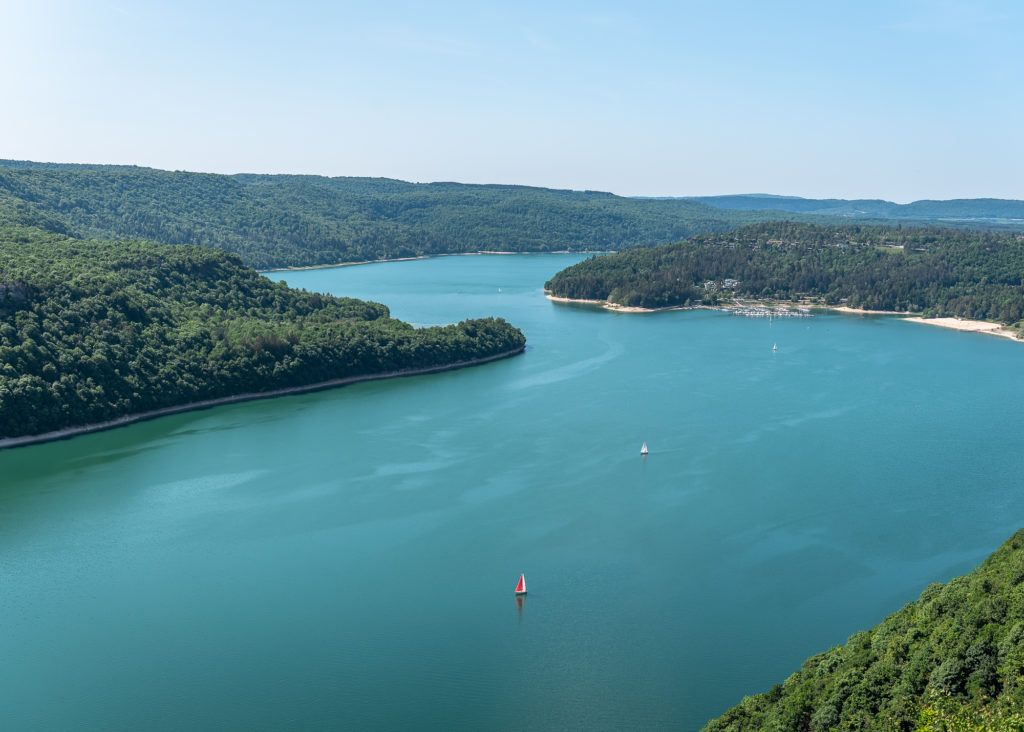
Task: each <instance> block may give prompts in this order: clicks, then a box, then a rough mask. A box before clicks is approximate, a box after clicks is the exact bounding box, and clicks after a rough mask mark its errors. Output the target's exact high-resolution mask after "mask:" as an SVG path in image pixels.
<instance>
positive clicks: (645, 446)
mask: <svg viewBox="0 0 1024 732" xmlns="http://www.w3.org/2000/svg"><path fill="white" fill-rule="evenodd" d="M640 454H641V455H646V454H647V443H646V442H645V443H644V444H643V445H642V446H641V447H640Z"/></svg>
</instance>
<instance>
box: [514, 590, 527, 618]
mask: <svg viewBox="0 0 1024 732" xmlns="http://www.w3.org/2000/svg"><path fill="white" fill-rule="evenodd" d="M525 606H526V595H516V610H518V611H519V617H520V618H522V617H523V608H524V607H525Z"/></svg>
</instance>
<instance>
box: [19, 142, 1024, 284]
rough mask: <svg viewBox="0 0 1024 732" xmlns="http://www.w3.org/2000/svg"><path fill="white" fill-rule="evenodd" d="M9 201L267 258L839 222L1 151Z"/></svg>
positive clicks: (80, 228)
mask: <svg viewBox="0 0 1024 732" xmlns="http://www.w3.org/2000/svg"><path fill="white" fill-rule="evenodd" d="M4 205H6V206H7V207H9V208H11V207H19V210H20V211H21V212H22V215H23V216H24V217H26V219H27V220H26V222H25V223H32V224H34V225H37V226H41V227H42V228H45V229H47V230H48V231H56V232H59V233H64V234H68V235H72V236H76V237H78V238H83V237H84V238H98V239H145V240H148V241H155V242H159V243H163V244H193V245H198V246H203V247H210V248H214V249H221V250H224V251H228V252H233V253H235V254H238V255H239V256H240V257H241V258H242V261H243V262H245V263H246V264H248V265H250V266H253V267H257V268H260V269H269V268H274V267H289V266H308V265H317V264H336V263H339V262H358V261H368V260H375V259H394V258H399V257H411V256H420V255H428V254H444V253H459V252H477V251H513V252H551V251H618V250H620V249H625V248H628V247H636V246H652V245H656V244H664V243H666V242H671V241H678V240H679V239H683V238H686V237H688V236H691V235H693V234H698V233H706V232H722V231H727V230H730V229H734V228H736V227H738V226H742V225H744V224H749V223H753V222H757V221H778V220H792V219H796V220H800V221H811V222H825V221H831V222H833V223H835V222H836V219H827V218H822V217H820V216H816V215H813V214H799V213H796V214H794V213H787V212H783V211H744V210H726V209H723V208H714V207H712V206H707V205H705V204H703V203H700V202H698V201H692V200H682V199H670V200H659V199H639V198H623V197H620V196H614V195H612V194H610V193H600V192H594V191H565V190H551V189H546V188H531V187H526V186H507V185H465V184H459V183H425V184H420V183H407V182H404V181H399V180H390V179H385V178H324V177H318V176H302V175H248V174H243V175H231V176H228V175H211V174H204V173H189V172H182V171H176V172H170V171H163V170H154V169H151V168H138V167H130V166H89V165H61V164H43V163H30V162H17V161H3V160H0V206H4ZM1022 230H1024V227H1022Z"/></svg>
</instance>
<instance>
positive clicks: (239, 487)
mask: <svg viewBox="0 0 1024 732" xmlns="http://www.w3.org/2000/svg"><path fill="white" fill-rule="evenodd" d="M577 260H578V257H574V256H560V255H548V256H515V257H511V256H509V257H501V256H479V257H448V258H440V259H430V260H422V261H414V262H401V263H389V264H382V265H367V266H361V267H347V268H338V269H330V270H315V271H306V272H289V273H287V274H286V275H282V274H281V273H273V274H271V275H270V276H271V277H272V278H274V279H279V278H281V277H282V276H283V277H285V278H286V279H287V281H288V282H289V284H291V285H294V286H299V287H305V288H307V289H315V290H321V291H328V292H333V293H337V294H348V295H354V296H357V297H365V298H370V299H375V300H379V301H382V302H385V303H387V304H388V305H389V306H390V307H391V309H392V312H393V314H394V315H395V316H396V317H400V318H403V319H407V320H410V321H413V322H416V323H420V324H434V323H447V322H453V321H457V320H460V319H463V318H467V317H477V316H484V315H492V314H493V315H501V316H504V317H506V318H507V319H509V320H510V321H512V322H514V323H516V324H517V325H519V326H521V327H522V329H523V330H524V332H525V333H526V335H527V338H528V341H529V346H528V350H527V352H526V353H525V354H524V355H522V356H519V357H516V358H513V359H509V360H506V361H502V362H498V363H494V364H490V365H487V366H483V367H478V368H473V369H466V370H461V371H456V372H449V373H444V374H438V375H432V376H425V377H415V378H408V379H400V380H392V381H386V382H374V383H367V384H360V385H356V386H351V387H346V388H343V389H337V390H333V391H328V392H319V393H315V394H307V395H303V396H296V397H288V398H281V399H275V400H268V401H262V402H251V403H247V404H242V405H234V406H228V407H222V408H218V409H214V410H208V411H203V412H194V413H190V414H185V415H177V416H173V417H167V418H163V419H160V420H155V421H151V422H146V423H142V424H138V425H135V426H132V427H128V428H122V429H118V430H112V431H109V432H105V433H99V434H95V435H87V436H83V437H78V438H75V439H73V440H68V441H64V442H58V443H52V444H47V445H39V446H35V447H29V448H23V449H18V450H13V451H6V452H2V453H0V481H2V491H0V583H2V584H0V628H2V629H3V631H2V633H0V718H3V719H4V720H5V721H4V722H3V723H0V726H3V727H4V728H6V729H19V730H20V729H29V730H36V729H39V730H43V729H47V730H50V729H82V730H111V729H125V730H127V729H147V730H152V729H157V730H159V729H166V730H176V729H199V728H203V729H211V728H237V729H265V730H277V729H287V728H303V729H316V728H320V729H324V728H349V729H404V728H424V729H565V728H585V729H622V728H669V727H671V728H676V729H690V730H692V729H697V728H699V727H700V726H701V725H702V724H703V723H704V722H705V721H706V720H707V719H708V718H709V717H711V716H714V715H716V714H719V713H721V712H722V711H724V710H725V709H726V708H727V707H729V706H731V705H732V704H735V703H737V702H738V701H739V700H740V699H741V698H742V697H743V695H745V694H749V693H754V692H757V691H764V690H767V689H768V688H770V686H771V685H772V684H774V683H778V682H781V681H782V680H784V679H785V678H786V676H788V675H789V674H790V673H791V672H792V671H794V670H795V669H796V668H797V667H798V666H799V664H800V662H801V661H802V660H803V659H804V658H805V657H806V656H808V655H810V654H812V653H815V652H818V651H821V650H824V649H826V648H827V647H828V646H829V645H831V644H835V643H841V642H843V641H845V639H846V638H847V637H848V636H849V635H851V634H852V633H854V632H856V631H857V630H860V629H863V628H865V627H869V626H871V625H874V624H875V623H876V622H878V621H879V620H880V619H881V618H882V617H883V616H884V615H885V614H887V613H890V612H893V611H895V610H897V609H898V608H899V607H900V606H901V605H902V604H903V603H905V602H907V601H909V600H912V599H914V598H916V597H917V595H918V594H919V593H920V592H921V590H922V589H923V588H924V587H925V586H926V585H927V584H928V583H930V582H932V581H944V580H947V579H948V578H950V577H951V576H953V575H955V574H959V573H962V572H964V571H967V570H969V569H970V568H972V567H973V566H975V565H976V564H978V563H979V562H980V561H981V560H982V559H983V558H984V557H985V556H987V555H988V554H989V553H990V552H991V551H993V550H994V549H995V548H996V547H997V546H998V545H999V544H1000V543H1001V542H1002V541H1003V540H1004V539H1006V538H1007V537H1009V535H1010V534H1011V533H1012V532H1013V531H1014V530H1015V529H1016V528H1018V527H1019V526H1021V525H1022V524H1024V521H1022V516H1024V491H1021V490H1020V489H1019V487H1020V476H1021V475H1022V473H1024V449H1022V447H1024V445H1022V441H1024V437H1022V436H1024V394H1022V392H1021V389H1020V388H1019V375H1020V374H1021V372H1022V367H1024V345H1021V344H1017V343H1012V342H1009V341H1004V340H1001V339H997V338H992V337H986V336H981V335H974V334H964V333H956V332H952V331H947V330H944V329H941V328H933V327H927V326H921V325H916V324H911V323H903V322H901V321H898V320H893V319H887V318H860V317H850V316H839V315H820V316H816V317H814V318H811V319H806V320H805V319H792V320H781V321H780V320H776V321H774V322H772V323H771V324H770V325H769V323H768V322H766V321H764V320H759V319H748V318H741V317H736V316H731V315H728V314H724V313H719V312H711V311H691V312H666V313H655V314H643V315H624V314H615V313H608V312H604V311H598V310H593V309H589V308H581V307H572V306H560V305H555V304H552V303H550V302H548V301H547V300H546V299H544V297H543V295H542V293H541V287H542V285H543V283H544V281H545V280H546V279H547V278H549V277H550V276H551V275H552V274H553V273H554V272H555V271H557V270H558V269H561V268H562V267H564V266H566V265H568V264H569V263H571V262H574V261H577ZM499 288H500V292H499ZM773 343H777V344H778V351H777V352H775V353H773V352H772V349H771V346H772V344H773ZM644 441H646V442H647V444H648V446H649V448H650V451H651V452H650V455H649V457H647V458H646V459H642V458H641V457H640V455H639V449H640V444H641V443H642V442H644ZM520 572H525V573H526V576H527V580H528V584H529V588H530V594H529V595H528V596H527V597H526V599H525V601H524V602H523V605H522V607H521V608H520V607H518V606H517V603H516V601H515V599H514V597H513V592H512V590H513V588H514V586H515V582H516V580H517V579H518V577H519V573H520Z"/></svg>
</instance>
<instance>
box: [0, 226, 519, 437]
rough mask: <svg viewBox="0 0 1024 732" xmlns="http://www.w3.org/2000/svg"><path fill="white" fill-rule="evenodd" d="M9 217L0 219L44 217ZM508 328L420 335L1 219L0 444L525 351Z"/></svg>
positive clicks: (220, 263)
mask: <svg viewBox="0 0 1024 732" xmlns="http://www.w3.org/2000/svg"><path fill="white" fill-rule="evenodd" d="M32 216H33V212H32V211H25V210H21V211H19V210H13V209H11V208H8V209H3V208H2V207H0V219H3V218H4V217H6V218H7V219H8V220H11V219H16V220H19V219H20V220H25V219H31V218H32ZM524 343H525V338H524V337H523V334H522V333H521V332H520V331H519V330H518V329H516V328H514V327H512V326H511V325H509V324H508V323H507V322H505V321H504V320H501V319H493V318H487V319H482V320H471V321H465V322H463V323H459V324H458V325H450V326H444V327H434V328H422V329H414V328H413V327H412V326H411V325H409V324H407V323H404V322H402V321H399V320H394V319H392V318H390V317H389V313H388V309H387V308H386V307H385V306H384V305H380V304H377V303H371V302H363V301H361V300H354V299H350V298H338V297H330V296H326V295H320V294H317V293H310V292H305V291H299V290H293V289H290V288H288V287H287V286H286V285H285V284H284V283H274V282H271V281H270V280H269V279H267V278H266V277H263V276H261V275H259V274H258V273H257V272H256V271H255V270H253V269H251V268H249V267H247V266H245V265H243V264H242V263H241V262H240V261H239V259H238V257H236V256H234V255H231V254H225V253H223V252H218V251H214V250H211V249H204V248H201V247H194V246H164V245H159V244H152V243H142V242H108V241H81V240H77V239H73V238H70V237H66V236H62V235H58V234H53V233H49V232H45V231H42V230H40V229H38V228H34V227H29V226H19V225H16V224H0V438H2V437H14V436H20V435H32V434H37V433H42V432H48V431H51V430H57V429H62V428H66V427H71V426H78V425H83V424H87V423H94V422H100V421H105V420H109V419H113V418H116V417H121V416H124V415H129V414H136V413H139V412H144V411H149V410H153V409H159V408H163V407H169V406H175V405H181V404H189V403H192V402H196V401H199V400H204V399H212V398H219V397H225V396H229V395H233V394H240V393H247V392H266V391H271V390H274V389H280V388H284V387H294V386H304V385H310V384H315V383H319V382H323V381H327V380H330V379H338V378H343V377H350V376H363V375H371V374H378V373H383V372H389V371H398V370H406V369H419V368H427V367H438V366H444V365H447V364H452V363H455V362H459V361H466V360H471V359H478V358H484V357H489V356H495V355H497V354H503V353H510V352H514V351H516V350H521V349H522V348H523V346H524Z"/></svg>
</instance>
